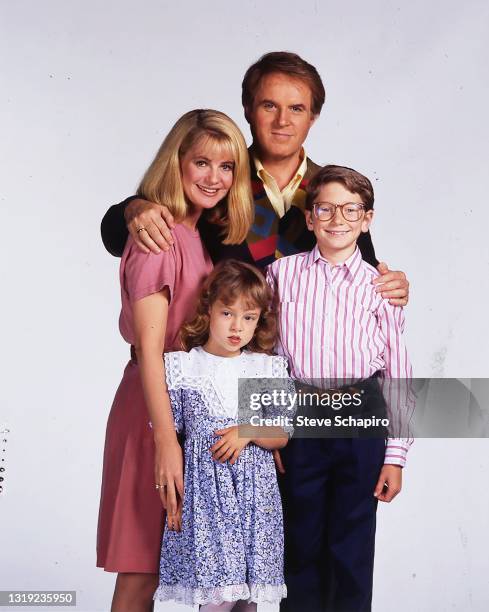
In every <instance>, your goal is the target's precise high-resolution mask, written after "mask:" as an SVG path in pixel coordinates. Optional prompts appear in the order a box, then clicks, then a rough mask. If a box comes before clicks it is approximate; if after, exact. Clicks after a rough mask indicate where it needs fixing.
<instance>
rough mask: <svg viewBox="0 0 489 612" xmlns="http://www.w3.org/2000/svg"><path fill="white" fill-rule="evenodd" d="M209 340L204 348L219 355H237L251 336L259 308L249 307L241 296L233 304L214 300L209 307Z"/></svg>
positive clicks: (256, 321) (256, 322)
mask: <svg viewBox="0 0 489 612" xmlns="http://www.w3.org/2000/svg"><path fill="white" fill-rule="evenodd" d="M209 314H210V328H209V340H208V341H207V342H206V343H205V345H204V348H205V350H207V351H208V352H209V353H212V354H213V355H219V356H220V357H237V356H238V355H239V354H240V353H241V349H242V348H243V346H246V345H247V344H248V342H250V340H251V339H252V338H253V336H254V334H255V330H256V326H257V325H258V320H259V319H260V314H261V309H260V308H257V307H251V308H250V304H248V303H245V302H244V301H243V300H242V299H241V298H238V299H237V300H236V301H235V302H234V304H224V303H223V302H221V300H216V301H215V302H214V304H212V306H211V308H210V313H209Z"/></svg>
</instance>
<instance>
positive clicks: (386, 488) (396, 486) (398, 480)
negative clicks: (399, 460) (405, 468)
mask: <svg viewBox="0 0 489 612" xmlns="http://www.w3.org/2000/svg"><path fill="white" fill-rule="evenodd" d="M401 489H402V467H401V466H400V465H389V464H385V465H384V466H383V467H382V469H381V470H380V475H379V479H378V481H377V486H376V487H375V491H374V497H376V498H377V499H378V500H379V501H383V502H391V501H392V500H393V499H394V497H395V496H396V495H397V494H398V493H400V491H401Z"/></svg>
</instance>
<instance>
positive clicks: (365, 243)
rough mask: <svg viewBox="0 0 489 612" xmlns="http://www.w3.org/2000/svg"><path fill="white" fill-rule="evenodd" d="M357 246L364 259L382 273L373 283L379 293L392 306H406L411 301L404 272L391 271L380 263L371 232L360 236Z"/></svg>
mask: <svg viewBox="0 0 489 612" xmlns="http://www.w3.org/2000/svg"><path fill="white" fill-rule="evenodd" d="M357 244H358V248H359V249H360V252H361V254H362V259H364V260H365V261H366V262H368V263H369V264H370V265H371V266H373V267H374V268H377V270H378V271H379V272H380V276H379V277H377V278H375V279H374V280H373V281H372V282H373V283H374V285H378V287H377V291H378V292H379V293H380V294H381V295H382V297H383V298H386V299H388V300H389V304H391V305H392V306H406V304H407V303H408V301H409V281H408V280H407V278H406V275H405V274H404V272H401V271H396V270H389V266H388V265H387V264H385V263H383V262H382V263H379V261H378V259H377V257H376V256H375V249H374V245H373V243H372V236H371V235H370V232H365V233H362V234H360V236H359V238H358V243H357Z"/></svg>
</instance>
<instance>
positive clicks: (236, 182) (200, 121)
mask: <svg viewBox="0 0 489 612" xmlns="http://www.w3.org/2000/svg"><path fill="white" fill-rule="evenodd" d="M198 143H199V144H202V145H203V146H206V145H207V144H209V145H211V146H218V147H220V148H222V149H226V148H227V149H228V150H229V152H230V155H231V156H232V158H233V161H234V171H233V184H232V185H231V189H230V190H229V193H228V195H227V197H226V198H223V199H222V200H221V201H220V202H219V203H218V204H217V206H215V207H214V208H212V209H211V210H208V211H205V214H206V216H207V219H208V220H209V221H210V222H211V223H215V224H217V225H219V226H221V227H222V228H223V229H222V233H223V235H224V240H223V242H224V244H239V243H241V242H243V241H244V240H245V239H246V236H247V234H248V231H249V229H250V226H251V224H252V222H253V216H254V206H253V195H252V192H251V185H250V167H249V158H248V150H247V148H246V142H245V139H244V137H243V134H242V133H241V131H240V129H239V128H238V126H237V125H236V124H235V123H234V121H233V120H232V119H230V118H229V117H228V116H227V115H225V114H224V113H221V112H219V111H216V110H208V109H198V110H193V111H189V112H188V113H185V115H183V116H182V117H180V119H179V120H178V121H177V122H176V123H175V125H174V126H173V127H172V129H171V130H170V132H169V134H168V136H167V137H166V138H165V140H164V141H163V144H162V145H161V147H160V149H159V151H158V153H157V154H156V157H155V158H154V160H153V162H152V163H151V165H150V167H149V168H148V169H147V171H146V173H145V175H144V177H143V179H142V181H141V184H140V185H139V187H138V190H137V194H138V196H139V197H140V198H143V199H145V200H149V201H150V202H156V203H157V204H164V205H165V206H166V207H167V208H168V209H169V210H170V212H171V213H172V215H173V216H174V217H175V220H176V221H177V222H179V221H182V220H183V219H184V218H185V217H186V216H187V212H188V207H187V202H186V199H185V193H184V190H183V185H182V173H181V169H180V160H181V159H182V157H183V156H184V155H185V153H187V151H188V150H189V149H190V148H191V147H193V146H194V145H195V144H198Z"/></svg>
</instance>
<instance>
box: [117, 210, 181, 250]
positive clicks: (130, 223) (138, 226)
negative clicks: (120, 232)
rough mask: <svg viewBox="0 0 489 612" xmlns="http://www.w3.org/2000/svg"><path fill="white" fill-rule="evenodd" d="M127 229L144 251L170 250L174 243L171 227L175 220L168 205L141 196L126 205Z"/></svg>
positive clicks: (173, 225)
mask: <svg viewBox="0 0 489 612" xmlns="http://www.w3.org/2000/svg"><path fill="white" fill-rule="evenodd" d="M124 217H125V219H126V223H127V229H128V230H129V233H130V234H131V236H132V238H133V240H134V242H135V243H136V244H137V245H138V247H139V248H140V249H141V251H143V253H149V252H150V251H152V252H153V253H159V252H160V250H161V249H162V250H163V251H168V249H169V248H170V247H171V245H172V244H173V237H172V235H171V231H170V230H171V229H173V228H174V227H175V221H174V219H173V216H172V214H171V212H170V211H169V210H168V208H167V207H166V206H163V205H160V204H154V203H153V202H148V201H147V200H141V199H140V198H138V199H136V200H132V202H129V204H128V205H127V206H126V210H125V213H124Z"/></svg>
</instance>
